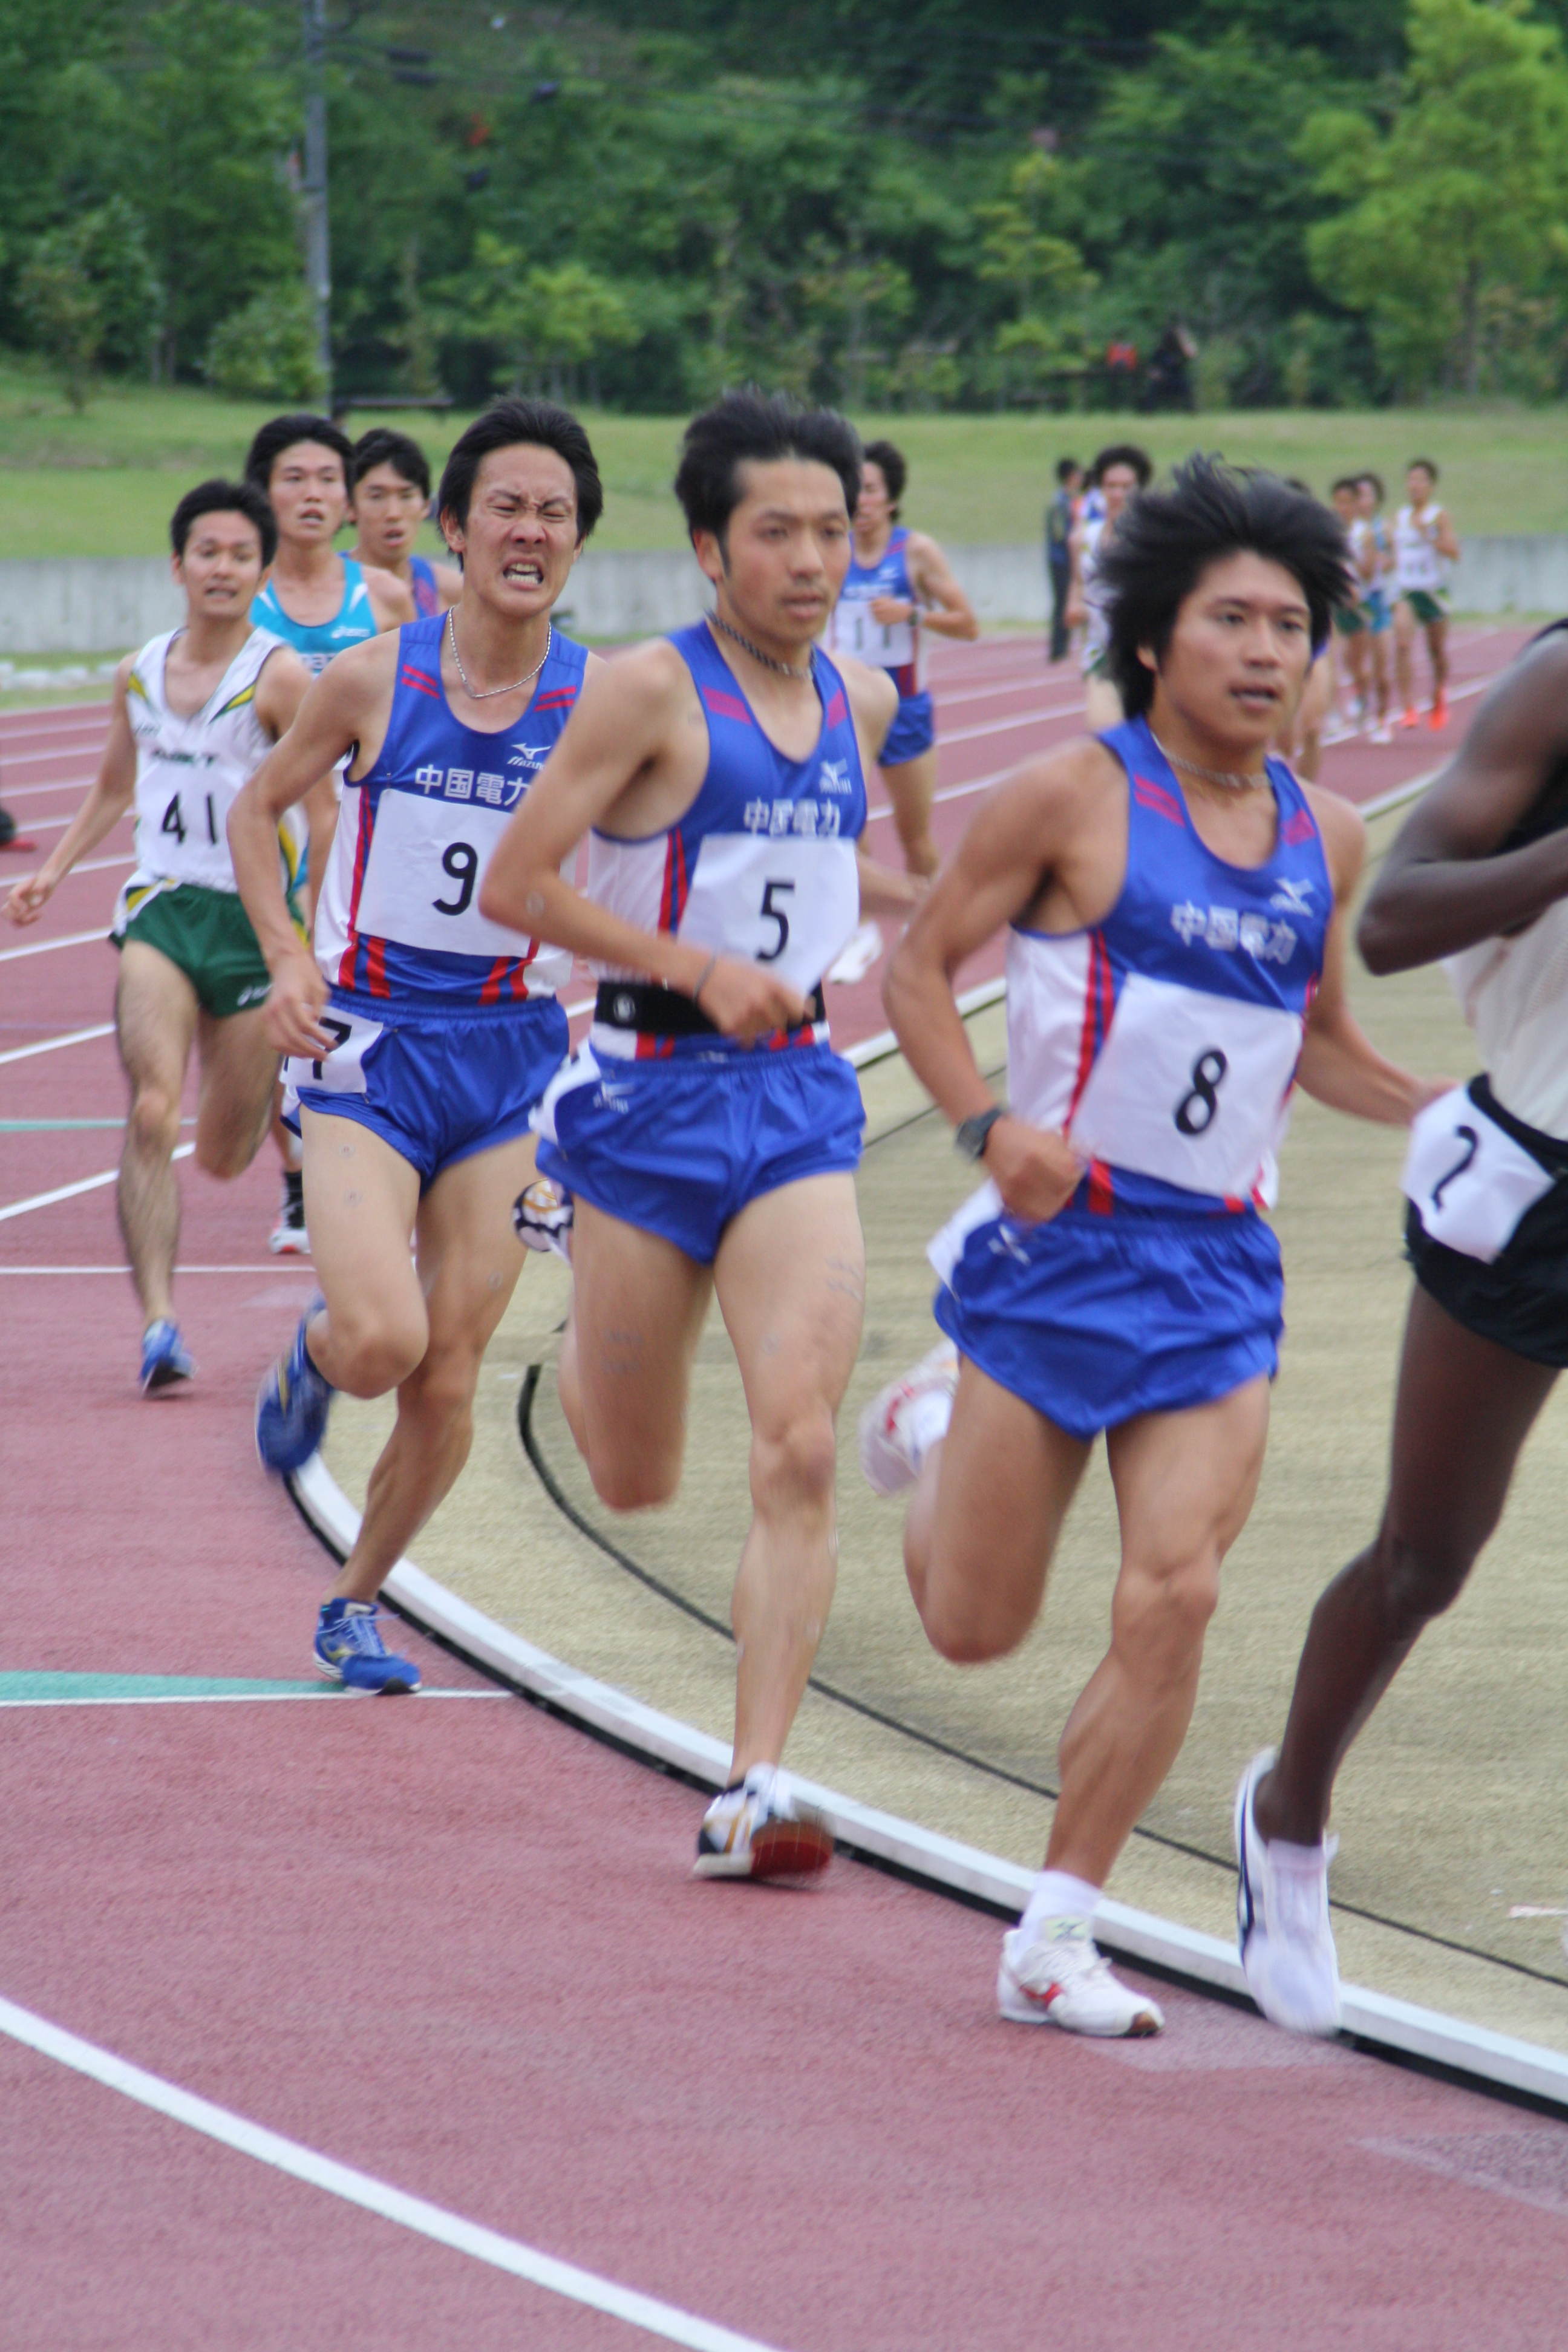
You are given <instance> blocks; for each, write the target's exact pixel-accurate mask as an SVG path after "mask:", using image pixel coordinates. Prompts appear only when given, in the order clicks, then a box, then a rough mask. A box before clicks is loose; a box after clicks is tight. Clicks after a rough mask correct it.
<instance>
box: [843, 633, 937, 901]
mask: <svg viewBox="0 0 1568 2352" xmlns="http://www.w3.org/2000/svg"><path fill="white" fill-rule="evenodd" d="M837 668H838V675H839V677H841V678H842V679H843V680H844V691H845V693H846V695H847V697H848V700H849V716H850V718H851V719H853V720H854V722H855V740H856V741H857V742H858V744H859V747H860V765H861V767H862V768H863V769H865V770H867V771H869V770H870V769H871V768H873V767H874V766H875V765H876V763H877V761H879V759H880V757H881V755H882V746H883V744H884V743H885V742H886V741H887V740H888V730H889V727H890V726H891V725H892V723H893V720H894V719H895V718H896V717H897V715H898V709H899V689H898V688H897V687H896V686H895V685H894V684H893V681H892V679H891V678H890V677H889V676H888V673H887V671H886V670H885V669H872V668H871V667H870V665H869V664H868V663H867V662H862V661H853V660H851V659H850V658H849V657H848V656H845V655H839V656H837ZM855 870H856V873H857V874H858V877H859V881H860V912H861V914H862V915H863V916H864V915H907V914H908V913H909V912H910V909H911V908H915V907H918V906H919V905H920V902H921V899H922V898H924V896H925V889H926V885H925V878H924V877H923V876H921V875H914V874H905V873H902V872H899V873H895V872H894V870H893V868H892V867H891V866H882V865H879V863H878V861H877V860H876V859H875V858H873V857H868V856H867V854H866V849H865V845H864V844H863V843H858V844H857V845H856V849H855Z"/></svg>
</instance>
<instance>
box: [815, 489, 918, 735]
mask: <svg viewBox="0 0 1568 2352" xmlns="http://www.w3.org/2000/svg"><path fill="white" fill-rule="evenodd" d="M909 541H910V534H909V532H908V531H907V530H905V528H904V526H903V524H902V523H899V524H897V525H895V527H894V530H893V534H892V537H891V538H890V539H889V541H888V544H887V546H886V548H885V549H884V550H883V551H882V554H881V557H880V560H879V562H876V563H860V562H857V561H856V559H855V557H854V556H851V557H850V560H849V569H848V571H847V572H846V573H845V575H844V586H843V589H842V590H841V592H840V593H839V598H838V602H837V604H836V605H835V606H834V608H833V617H832V619H831V620H830V621H829V623H828V625H827V644H828V646H829V647H830V648H831V650H832V651H833V652H834V653H836V654H847V655H849V656H851V657H852V658H853V659H854V660H856V661H863V662H866V663H868V665H869V667H871V668H872V669H885V670H886V671H887V673H888V676H889V677H890V678H891V679H892V681H893V684H894V685H895V686H896V687H897V688H898V689H899V700H900V702H908V701H910V700H911V699H912V698H914V697H915V696H916V695H918V694H920V693H921V676H920V632H919V629H918V628H917V627H916V625H915V624H914V623H913V622H912V621H879V620H876V619H874V618H873V616H872V613H871V604H872V600H873V598H875V597H878V596H898V597H900V598H901V599H902V600H903V601H904V602H905V603H906V604H919V602H920V599H919V597H918V596H917V595H916V594H915V591H914V583H913V582H912V581H911V580H910V567H909V562H908V558H907V556H906V553H905V551H906V549H907V548H908V546H909ZM895 723H896V722H895Z"/></svg>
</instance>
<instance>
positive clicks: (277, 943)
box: [228, 637, 397, 1054]
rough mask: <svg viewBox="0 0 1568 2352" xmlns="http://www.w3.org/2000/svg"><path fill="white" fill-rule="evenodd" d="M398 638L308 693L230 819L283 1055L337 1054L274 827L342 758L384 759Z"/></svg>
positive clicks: (352, 653) (346, 658) (377, 643)
mask: <svg viewBox="0 0 1568 2352" xmlns="http://www.w3.org/2000/svg"><path fill="white" fill-rule="evenodd" d="M396 651H397V640H396V638H395V637H373V638H371V639H369V640H368V641H367V642H366V643H365V644H363V645H360V646H350V647H349V648H348V650H347V651H346V652H344V653H341V654H339V656H338V657H337V659H336V660H335V661H333V662H331V663H329V665H328V667H326V668H325V669H324V670H323V671H322V672H321V676H320V677H318V678H316V679H314V680H313V681H312V683H311V686H310V691H309V693H308V694H307V695H306V696H305V698H304V699H303V701H302V702H301V703H300V709H299V715H298V716H297V717H296V719H295V720H294V723H293V725H292V726H291V727H290V728H289V731H288V733H287V734H286V735H285V736H284V737H283V739H282V740H281V741H280V742H279V745H278V748H277V750H276V751H272V752H269V753H268V757H267V758H266V759H265V760H263V761H262V762H261V765H260V767H259V768H258V770H257V771H256V773H255V774H254V775H253V776H252V777H251V779H250V781H249V782H248V783H247V785H246V786H245V789H244V791H243V792H241V793H239V795H238V797H237V800H236V801H235V803H234V806H233V807H232V808H231V809H230V811H229V813H228V847H229V856H231V858H232V859H233V861H234V878H235V880H236V882H237V884H238V886H239V895H240V898H241V900H242V902H243V904H244V907H245V911H246V913H247V915H248V916H249V917H250V922H251V928H252V929H253V930H254V931H255V933H256V937H257V941H258V945H259V946H260V949H261V952H262V955H263V956H264V957H265V958H266V961H267V969H268V971H269V972H270V973H271V975H272V989H271V992H270V994H269V995H268V999H267V1034H268V1038H269V1040H270V1041H271V1043H272V1044H273V1045H276V1046H277V1047H278V1049H279V1052H280V1053H284V1054H305V1053H309V1054H321V1053H331V1049H332V1040H331V1037H330V1036H329V1035H328V1034H327V1033H326V1031H325V1030H324V1029H322V1027H321V1023H320V1019H319V1017H318V1016H319V1015H320V1013H321V1007H322V1005H323V1004H324V1003H326V1001H327V983H326V982H325V981H324V980H323V978H322V977H321V971H319V969H318V968H317V964H316V960H315V958H314V956H313V955H312V954H311V953H310V949H309V948H308V947H307V946H306V944H305V942H304V940H302V939H301V938H300V934H299V932H298V931H297V930H296V929H295V928H294V925H293V923H292V921H291V920H290V919H289V908H288V902H287V900H286V899H285V898H284V896H283V880H282V876H281V874H280V872H279V862H278V823H279V818H280V817H281V816H282V815H283V814H284V813H285V811H286V810H289V809H291V808H292V807H294V805H295V804H296V803H297V802H300V801H302V800H304V798H305V797H306V795H307V793H310V792H311V791H312V790H313V789H314V788H315V786H316V785H317V784H318V783H319V782H321V778H322V777H323V776H326V775H330V774H331V771H332V769H333V768H335V767H336V765H337V763H338V761H340V760H341V759H342V758H343V757H344V756H345V754H346V753H348V752H349V751H353V750H354V749H355V748H356V747H358V748H359V749H360V751H361V754H362V766H363V765H364V764H367V763H366V762H365V761H364V759H363V754H364V753H365V752H366V751H369V752H371V753H372V754H373V755H374V751H377V750H379V749H380V745H381V739H382V736H383V734H384V732H385V728H386V714H387V711H388V709H389V708H390V706H391V699H392V681H393V666H394V663H395V659H396Z"/></svg>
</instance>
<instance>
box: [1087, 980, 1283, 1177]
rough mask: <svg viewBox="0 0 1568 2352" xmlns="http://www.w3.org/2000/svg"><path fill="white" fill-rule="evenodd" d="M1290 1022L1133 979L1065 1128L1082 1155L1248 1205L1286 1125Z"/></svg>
mask: <svg viewBox="0 0 1568 2352" xmlns="http://www.w3.org/2000/svg"><path fill="white" fill-rule="evenodd" d="M1301 1037H1302V1027H1301V1023H1300V1020H1299V1019H1298V1018H1297V1016H1296V1014H1295V1013H1287V1012H1284V1011H1283V1010H1282V1009H1280V1008H1279V1007H1278V1006H1273V1005H1265V1004H1249V1003H1244V1002H1243V1001H1242V1000H1241V999H1239V998H1237V997H1231V996H1211V995H1208V994H1205V992H1203V991H1202V990H1199V989H1193V988H1181V987H1178V986H1177V985H1176V984H1175V983H1174V982H1171V981H1164V980H1151V979H1148V978H1147V977H1146V976H1145V975H1144V974H1142V972H1131V973H1130V974H1129V975H1128V977H1127V979H1126V980H1125V981H1124V982H1122V987H1121V995H1120V996H1119V997H1118V998H1117V1001H1116V1011H1115V1013H1114V1015H1113V1017H1112V1019H1111V1024H1110V1036H1109V1037H1108V1038H1107V1039H1106V1042H1105V1044H1104V1045H1103V1046H1102V1047H1101V1049H1100V1058H1099V1060H1098V1061H1097V1062H1096V1063H1095V1066H1094V1068H1093V1070H1092V1072H1091V1073H1090V1075H1089V1084H1088V1085H1087V1086H1086V1087H1085V1088H1084V1090H1083V1094H1082V1097H1081V1098H1080V1100H1079V1106H1078V1109H1077V1110H1076V1112H1075V1113H1074V1115H1073V1119H1072V1125H1071V1128H1070V1129H1069V1130H1068V1132H1069V1135H1070V1138H1071V1140H1072V1142H1073V1143H1074V1144H1075V1145H1076V1147H1077V1148H1078V1150H1079V1151H1081V1152H1082V1153H1083V1154H1084V1155H1085V1157H1086V1158H1088V1159H1093V1160H1104V1161H1105V1163H1106V1164H1107V1166H1109V1167H1111V1168H1127V1169H1131V1170H1132V1171H1135V1172H1136V1173H1137V1174H1139V1175H1142V1176H1155V1177H1158V1178H1160V1179H1161V1180H1162V1181H1163V1182H1165V1183H1167V1184H1179V1185H1181V1186H1182V1187H1183V1189H1184V1191H1187V1192H1210V1193H1218V1194H1219V1195H1220V1196H1221V1197H1222V1198H1224V1199H1227V1200H1245V1199H1247V1196H1248V1195H1249V1194H1250V1192H1251V1191H1252V1188H1253V1186H1254V1184H1255V1183H1256V1182H1257V1181H1258V1176H1259V1174H1260V1172H1261V1171H1262V1170H1263V1168H1264V1164H1265V1161H1266V1159H1267V1156H1268V1153H1269V1152H1271V1151H1272V1150H1274V1149H1275V1147H1276V1145H1277V1144H1278V1141H1279V1136H1280V1134H1281V1132H1282V1130H1283V1127H1284V1113H1285V1098H1286V1096H1287V1094H1288V1092H1289V1086H1290V1080H1291V1077H1292V1076H1293V1075H1294V1072H1295V1068H1296V1064H1297V1061H1298V1060H1299V1058H1300V1052H1301Z"/></svg>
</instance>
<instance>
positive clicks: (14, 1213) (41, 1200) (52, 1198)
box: [0, 1143, 196, 1225]
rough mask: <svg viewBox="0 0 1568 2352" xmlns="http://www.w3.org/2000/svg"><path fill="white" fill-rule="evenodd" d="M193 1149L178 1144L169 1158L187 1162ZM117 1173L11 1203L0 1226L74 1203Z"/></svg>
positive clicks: (1, 1212)
mask: <svg viewBox="0 0 1568 2352" xmlns="http://www.w3.org/2000/svg"><path fill="white" fill-rule="evenodd" d="M195 1148H196V1147H195V1144H194V1143H178V1144H176V1145H175V1146H174V1150H173V1152H172V1153H171V1154H170V1157H171V1158H172V1159H174V1160H188V1159H189V1158H190V1156H191V1154H192V1152H193V1151H194V1150H195ZM119 1173H120V1171H119V1169H118V1168H106V1169H104V1171H103V1172H102V1173H101V1175H98V1176H79V1177H78V1179H77V1181H76V1182H75V1183H74V1184H59V1185H57V1186H56V1188H55V1190H54V1191H53V1192H35V1193H34V1194H33V1197H32V1199H31V1200H30V1201H13V1202H11V1203H10V1205H9V1207H7V1208H4V1209H0V1225H3V1224H4V1223H5V1220H6V1218H7V1217H25V1216H26V1213H27V1212H28V1210H29V1209H47V1208H52V1207H53V1205H54V1203H55V1202H57V1201H74V1200H75V1198H76V1196H77V1194H78V1193H79V1192H98V1191H99V1190H100V1187H101V1186H102V1185H105V1184H112V1183H113V1182H114V1180H115V1178H116V1177H117V1176H118V1175H119Z"/></svg>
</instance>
